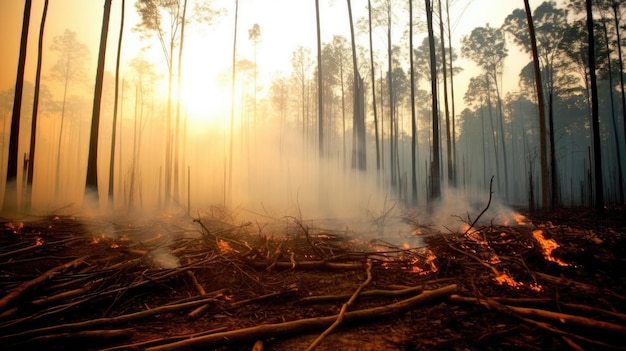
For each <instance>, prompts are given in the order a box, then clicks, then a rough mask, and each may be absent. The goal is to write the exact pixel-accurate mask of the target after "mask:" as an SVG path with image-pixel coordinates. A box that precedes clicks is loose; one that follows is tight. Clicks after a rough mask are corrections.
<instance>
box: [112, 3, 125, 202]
mask: <svg viewBox="0 0 626 351" xmlns="http://www.w3.org/2000/svg"><path fill="white" fill-rule="evenodd" d="M125 4H126V0H122V10H121V14H120V15H121V17H120V34H119V36H118V40H117V59H116V61H115V93H114V97H113V99H114V100H115V101H114V103H113V128H112V129H111V156H110V159H109V191H108V193H109V196H108V197H109V200H108V201H109V208H110V209H111V210H113V209H114V208H115V203H114V202H113V190H114V189H113V184H114V182H113V179H114V177H115V141H116V139H117V107H118V106H117V105H118V93H119V83H120V55H121V52H122V38H123V36H124V9H125V8H126V6H125ZM121 150H122V149H121V148H120V153H121ZM121 171H122V169H121V168H120V169H119V170H118V172H121Z"/></svg>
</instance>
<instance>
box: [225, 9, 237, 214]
mask: <svg viewBox="0 0 626 351" xmlns="http://www.w3.org/2000/svg"><path fill="white" fill-rule="evenodd" d="M238 17H239V0H235V23H234V29H233V57H232V65H233V69H232V72H231V85H230V147H229V157H228V201H231V200H232V192H233V139H234V138H235V79H236V72H237V71H236V60H237V20H238ZM224 205H226V203H225V204H224Z"/></svg>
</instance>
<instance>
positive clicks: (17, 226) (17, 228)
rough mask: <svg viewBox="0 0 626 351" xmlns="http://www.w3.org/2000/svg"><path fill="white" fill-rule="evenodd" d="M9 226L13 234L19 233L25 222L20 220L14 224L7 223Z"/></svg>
mask: <svg viewBox="0 0 626 351" xmlns="http://www.w3.org/2000/svg"><path fill="white" fill-rule="evenodd" d="M5 225H6V226H7V227H9V228H10V229H11V230H12V231H13V234H17V233H19V232H20V231H21V230H22V229H24V223H22V222H20V223H18V224H13V223H10V222H9V223H7V224H5Z"/></svg>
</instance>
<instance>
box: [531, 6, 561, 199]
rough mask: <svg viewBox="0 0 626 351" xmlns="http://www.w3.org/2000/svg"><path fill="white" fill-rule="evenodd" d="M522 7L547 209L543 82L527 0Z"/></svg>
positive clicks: (543, 195) (542, 197)
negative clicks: (534, 88) (529, 54)
mask: <svg viewBox="0 0 626 351" xmlns="http://www.w3.org/2000/svg"><path fill="white" fill-rule="evenodd" d="M524 8H525V13H526V20H527V23H528V33H529V37H530V45H531V51H532V55H533V68H534V72H535V84H536V87H537V105H538V106H537V107H538V109H539V145H540V148H541V150H540V152H541V155H540V162H541V199H542V206H543V208H544V209H547V208H549V206H550V199H549V197H550V195H549V191H548V160H547V157H546V156H547V155H546V151H547V150H546V111H545V108H544V106H545V105H544V101H543V84H542V81H541V69H540V68H539V54H538V50H537V40H536V39H535V26H534V24H533V18H532V15H531V13H530V5H529V4H528V0H524ZM553 195H554V194H553Z"/></svg>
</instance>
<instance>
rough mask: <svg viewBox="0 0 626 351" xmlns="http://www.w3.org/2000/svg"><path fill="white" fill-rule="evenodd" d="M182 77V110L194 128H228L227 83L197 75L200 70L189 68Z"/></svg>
mask: <svg viewBox="0 0 626 351" xmlns="http://www.w3.org/2000/svg"><path fill="white" fill-rule="evenodd" d="M191 67H192V68H191V69H190V70H189V73H187V74H185V75H184V76H183V82H182V88H181V102H182V106H183V107H182V109H183V111H184V113H185V115H186V116H187V118H188V120H189V122H190V125H189V126H190V128H191V130H193V129H195V128H206V127H210V128H216V127H217V128H221V129H226V128H228V126H229V121H230V119H229V117H230V90H229V89H230V87H229V83H228V82H225V81H224V80H223V79H219V78H218V77H215V76H212V77H211V76H209V75H203V74H198V72H201V70H200V69H195V68H197V66H191Z"/></svg>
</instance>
